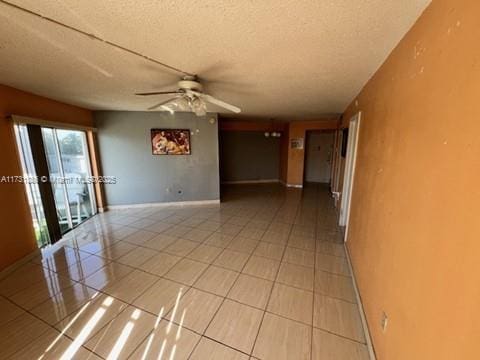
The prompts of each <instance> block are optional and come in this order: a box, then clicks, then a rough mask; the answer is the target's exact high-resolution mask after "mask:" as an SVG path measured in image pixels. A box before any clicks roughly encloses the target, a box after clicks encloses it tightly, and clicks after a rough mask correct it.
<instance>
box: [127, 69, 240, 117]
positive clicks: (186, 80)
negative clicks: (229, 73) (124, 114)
mask: <svg viewBox="0 0 480 360" xmlns="http://www.w3.org/2000/svg"><path fill="white" fill-rule="evenodd" d="M177 84H178V89H177V90H174V91H154V92H145V93H137V94H135V95H138V96H152V95H174V96H173V97H172V98H170V99H168V100H165V101H162V102H160V103H158V104H155V105H153V106H151V107H149V108H148V110H154V109H158V108H162V109H164V110H168V111H170V112H174V109H176V110H178V111H192V112H194V113H195V114H196V115H197V116H204V115H205V114H206V113H207V103H210V104H214V105H217V106H220V107H222V108H224V109H226V110H228V111H231V112H234V113H237V114H238V113H239V112H240V111H241V110H240V108H238V107H236V106H234V105H230V104H228V103H226V102H224V101H222V100H218V99H216V98H214V97H213V96H211V95H208V94H205V93H204V92H203V91H202V90H203V87H202V84H200V82H198V78H197V77H196V76H191V75H186V76H184V77H182V79H181V80H180V81H179V82H178V83H177Z"/></svg>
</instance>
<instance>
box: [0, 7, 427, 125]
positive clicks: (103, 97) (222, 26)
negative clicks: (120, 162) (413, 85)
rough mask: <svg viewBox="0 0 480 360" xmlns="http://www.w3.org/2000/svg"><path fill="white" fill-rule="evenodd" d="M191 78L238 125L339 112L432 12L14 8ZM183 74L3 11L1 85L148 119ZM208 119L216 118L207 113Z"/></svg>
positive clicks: (19, 13) (389, 9) (22, 14)
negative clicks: (232, 110) (145, 113)
mask: <svg viewBox="0 0 480 360" xmlns="http://www.w3.org/2000/svg"><path fill="white" fill-rule="evenodd" d="M9 1H11V2H12V3H15V4H17V5H19V6H21V7H24V8H27V9H29V10H31V11H34V12H37V13H41V14H42V15H44V16H48V17H50V18H53V19H55V20H57V21H60V22H62V23H64V24H67V25H70V26H72V27H75V28H78V29H81V30H83V31H86V32H88V33H93V34H95V35H97V36H98V37H101V38H103V39H106V40H109V41H112V42H115V43H117V44H120V45H122V46H124V47H127V48H130V49H132V50H135V51H137V52H140V53H142V54H145V55H147V56H149V57H152V58H155V59H156V60H158V61H161V62H163V63H166V64H169V65H171V66H174V67H176V68H180V69H182V70H184V71H186V72H190V73H196V74H198V75H199V76H200V78H201V79H203V80H206V82H205V84H206V89H205V90H207V91H208V92H209V93H210V94H212V95H214V96H215V97H218V98H220V99H222V100H225V101H227V102H230V103H232V104H235V105H238V106H239V107H241V108H242V110H243V112H242V116H243V117H245V118H278V119H289V120H292V119H308V118H315V117H319V116H321V115H324V114H335V113H341V112H343V111H344V109H345V107H346V106H347V105H348V103H349V102H350V101H351V100H352V99H353V98H354V97H355V96H356V95H357V93H358V92H359V91H360V89H361V87H362V86H363V85H364V84H365V83H366V81H367V80H368V79H369V78H370V77H371V76H372V74H373V73H374V72H375V71H376V70H377V69H378V67H379V66H380V65H381V63H382V62H383V61H384V60H385V58H386V57H387V55H388V54H389V53H390V52H391V50H392V49H393V48H394V46H395V45H396V44H397V43H398V42H399V40H400V39H401V38H402V36H403V35H404V34H405V33H406V32H407V31H408V29H409V28H410V27H411V26H412V25H413V23H414V22H415V20H416V19H417V18H418V17H419V16H420V14H421V12H422V11H423V10H424V8H425V7H426V6H427V5H428V3H430V0H401V1H399V0H336V1H333V0H330V1H324V0H310V1H305V0H303V1H301V0H262V1H255V0H232V1H228V0H223V1H222V0H196V1H185V0H184V1H180V0H164V1H159V0H102V1H98V0H82V1H78V0H57V1H55V0H9ZM179 76H180V74H177V73H175V72H172V71H171V70H167V69H165V68H163V67H161V66H160V65H157V64H154V63H151V62H148V61H147V60H144V59H142V58H139V57H136V56H134V55H131V54H128V53H125V52H123V51H121V50H118V49H115V48H112V47H110V46H107V45H106V44H104V43H102V42H100V41H97V40H93V39H91V38H88V37H86V36H84V35H80V34H78V33H75V32H74V31H71V30H67V29H65V28H62V27H60V26H58V25H55V24H52V23H50V22H47V21H45V20H42V19H40V18H38V17H35V16H33V15H31V14H28V13H25V12H22V11H20V10H18V9H15V8H12V7H10V6H8V5H5V4H4V3H0V83H3V84H6V85H10V86H13V87H16V88H19V89H22V90H26V91H30V92H33V93H36V94H39V95H44V96H47V97H50V98H53V99H57V100H61V101H64V102H67V103H71V104H76V105H80V106H84V107H87V108H90V109H112V110H145V109H146V108H147V107H149V106H150V105H152V104H154V103H156V102H159V101H160V100H163V99H166V98H165V97H161V96H159V97H151V98H140V97H137V96H135V95H133V94H134V93H135V92H138V91H151V90H169V89H175V88H176V85H175V82H176V81H177V80H178V78H179ZM210 110H211V111H217V110H218V109H216V108H214V107H212V108H211V109H210Z"/></svg>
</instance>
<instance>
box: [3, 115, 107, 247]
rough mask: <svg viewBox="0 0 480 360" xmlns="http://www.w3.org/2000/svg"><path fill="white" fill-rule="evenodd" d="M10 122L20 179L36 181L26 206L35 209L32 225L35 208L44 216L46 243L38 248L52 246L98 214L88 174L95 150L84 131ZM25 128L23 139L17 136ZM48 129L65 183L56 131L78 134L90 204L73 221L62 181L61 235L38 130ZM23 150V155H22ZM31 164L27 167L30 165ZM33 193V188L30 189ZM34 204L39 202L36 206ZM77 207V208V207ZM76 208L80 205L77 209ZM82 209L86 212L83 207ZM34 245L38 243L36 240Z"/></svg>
mask: <svg viewBox="0 0 480 360" xmlns="http://www.w3.org/2000/svg"><path fill="white" fill-rule="evenodd" d="M11 119H12V120H13V129H12V131H13V132H14V133H15V135H16V136H15V137H16V139H17V150H18V157H19V162H20V164H21V165H22V172H23V177H24V178H28V179H29V181H32V180H34V179H33V178H36V180H37V182H36V183H35V186H37V187H38V190H36V191H38V192H39V197H35V198H32V199H33V200H32V201H34V204H29V206H30V207H32V206H33V207H34V209H31V210H32V211H33V210H35V211H34V212H35V214H34V213H33V212H32V214H31V215H32V223H34V222H35V220H37V221H38V219H37V218H38V216H39V215H38V214H37V211H38V210H37V208H38V207H39V206H40V208H41V210H43V212H44V214H43V217H44V218H45V220H46V224H47V229H48V238H49V239H48V240H49V241H48V242H47V243H46V244H40V243H38V244H39V247H43V246H48V245H53V244H54V243H56V242H57V241H58V240H60V239H61V238H62V237H63V236H64V235H65V234H66V233H68V232H69V231H70V230H72V229H74V228H75V227H77V226H78V225H80V224H82V223H83V222H84V221H86V220H88V219H89V218H91V217H92V216H94V215H96V214H97V213H98V209H97V198H96V196H97V192H96V188H95V186H94V182H93V181H92V179H93V177H92V174H93V173H94V171H93V170H94V169H93V167H92V154H91V153H90V152H91V151H95V150H94V149H92V144H91V143H90V142H91V140H90V139H89V135H88V133H87V130H86V129H83V128H77V127H69V126H68V125H67V126H65V127H63V126H62V124H58V125H57V124H48V123H43V122H36V121H35V122H29V121H19V120H16V119H15V118H14V117H13V116H12V117H11ZM21 127H22V128H23V127H25V130H23V131H24V135H23V137H20V136H17V135H18V133H19V130H20V128H21ZM44 128H45V129H49V130H51V131H52V134H53V142H54V147H55V148H54V151H55V157H56V161H57V162H58V166H59V170H60V176H61V177H62V179H64V180H65V171H64V170H65V169H64V165H63V162H62V158H61V154H62V152H61V148H60V144H59V141H58V137H57V134H56V131H57V130H65V131H75V132H79V133H81V143H82V153H83V155H84V161H85V163H84V164H85V167H86V175H85V176H86V179H85V182H84V183H85V186H86V189H87V190H88V199H89V202H90V208H91V209H90V211H88V212H90V214H87V215H88V217H87V218H86V219H85V220H83V221H82V215H81V210H80V212H79V214H78V215H77V217H78V221H77V222H75V221H73V218H72V211H71V209H70V203H69V200H68V192H67V184H66V181H63V183H62V185H61V187H62V188H63V189H62V191H63V194H64V200H65V201H66V202H65V204H66V206H65V207H66V209H65V210H66V213H68V216H67V217H68V222H69V229H68V230H66V231H64V232H63V233H62V232H61V229H60V222H59V218H58V216H57V204H56V201H55V196H54V186H53V185H54V183H53V182H52V181H51V180H52V178H51V172H50V168H49V165H48V161H47V150H46V147H45V143H44V136H43V133H42V129H44ZM25 134H26V137H25ZM25 151H27V153H25ZM25 156H27V157H31V163H32V164H33V167H34V169H33V170H32V169H28V168H26V167H25V166H24V165H26V164H25V161H26V160H28V159H25ZM32 164H31V165H32ZM25 185H26V187H25V191H26V196H27V198H29V191H32V189H31V186H30V185H29V184H27V183H26V184H25ZM33 190H35V189H33ZM37 202H40V203H39V204H38V203H37ZM77 206H79V205H77ZM78 208H79V209H80V206H79V207H78ZM84 209H88V207H85V208H84ZM37 242H38V241H37Z"/></svg>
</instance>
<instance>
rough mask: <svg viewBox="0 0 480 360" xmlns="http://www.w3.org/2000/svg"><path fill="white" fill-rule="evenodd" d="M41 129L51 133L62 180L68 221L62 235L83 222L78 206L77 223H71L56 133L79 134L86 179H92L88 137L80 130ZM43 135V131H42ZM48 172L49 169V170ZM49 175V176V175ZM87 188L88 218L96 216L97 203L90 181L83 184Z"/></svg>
mask: <svg viewBox="0 0 480 360" xmlns="http://www.w3.org/2000/svg"><path fill="white" fill-rule="evenodd" d="M41 128H42V129H48V130H51V131H52V137H53V143H54V147H55V157H56V161H57V164H58V168H59V172H60V179H63V181H62V184H61V185H62V188H63V198H64V204H65V212H66V216H67V221H68V229H67V230H66V231H64V232H63V233H62V235H63V234H66V233H67V232H69V231H70V230H73V229H74V228H76V227H77V226H78V225H80V224H81V223H82V222H83V221H82V220H81V210H80V205H77V206H78V214H77V222H76V224H74V221H73V216H72V211H71V208H70V202H71V201H70V200H71V199H69V194H68V188H67V182H66V180H67V178H66V174H65V168H64V164H63V159H62V149H61V147H60V144H59V142H58V134H57V131H58V130H60V131H74V132H78V133H81V138H82V152H83V154H84V156H85V161H86V168H87V177H90V178H91V177H92V173H93V169H92V164H91V159H90V149H89V147H88V137H87V133H86V131H85V130H80V129H69V128H62V127H53V126H41ZM42 133H43V131H42ZM49 172H50V169H49ZM50 175H51V174H50ZM85 185H86V186H87V188H88V196H89V200H90V208H91V209H90V210H91V215H90V216H89V217H88V218H90V217H92V216H93V215H95V214H97V201H96V193H95V189H94V187H93V183H92V182H91V181H88V180H87V181H86V184H85Z"/></svg>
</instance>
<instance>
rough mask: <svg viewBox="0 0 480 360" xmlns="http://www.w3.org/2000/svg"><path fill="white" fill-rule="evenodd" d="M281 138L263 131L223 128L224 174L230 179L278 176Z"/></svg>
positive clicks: (225, 177)
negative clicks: (226, 129) (270, 135)
mask: <svg viewBox="0 0 480 360" xmlns="http://www.w3.org/2000/svg"><path fill="white" fill-rule="evenodd" d="M279 172H280V138H272V137H269V138H266V137H265V135H264V133H263V132H259V131H221V132H220V178H221V180H222V181H224V182H229V181H254V180H278V179H279V178H280V174H279Z"/></svg>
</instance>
